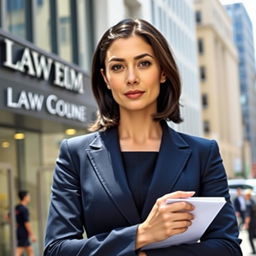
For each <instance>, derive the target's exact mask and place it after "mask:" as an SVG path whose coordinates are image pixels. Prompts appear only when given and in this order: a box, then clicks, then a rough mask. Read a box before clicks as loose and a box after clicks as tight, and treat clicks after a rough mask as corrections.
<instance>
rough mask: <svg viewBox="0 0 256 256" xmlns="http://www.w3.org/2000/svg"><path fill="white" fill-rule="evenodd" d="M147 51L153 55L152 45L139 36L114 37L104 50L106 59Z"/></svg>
mask: <svg viewBox="0 0 256 256" xmlns="http://www.w3.org/2000/svg"><path fill="white" fill-rule="evenodd" d="M142 53H148V54H150V55H152V56H154V52H153V49H152V47H151V46H150V45H149V44H148V43H147V42H146V41H145V40H144V39H143V38H142V37H140V36H137V35H134V36H131V37H128V38H118V39H116V40H115V41H114V42H113V43H112V44H111V45H110V47H109V48H108V50H107V52H106V60H107V59H110V58H112V57H118V58H125V57H131V56H137V55H140V54H142Z"/></svg>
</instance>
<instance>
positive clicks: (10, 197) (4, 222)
mask: <svg viewBox="0 0 256 256" xmlns="http://www.w3.org/2000/svg"><path fill="white" fill-rule="evenodd" d="M13 180H14V177H13V171H12V169H11V166H9V165H7V164H3V163H0V237H1V239H0V255H6V256H9V255H10V256H11V255H15V246H16V234H15V232H16V231H15V230H16V228H15V209H14V182H13Z"/></svg>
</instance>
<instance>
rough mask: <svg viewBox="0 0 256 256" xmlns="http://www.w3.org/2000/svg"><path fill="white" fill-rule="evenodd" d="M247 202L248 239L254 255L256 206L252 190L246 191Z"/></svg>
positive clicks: (246, 227)
mask: <svg viewBox="0 0 256 256" xmlns="http://www.w3.org/2000/svg"><path fill="white" fill-rule="evenodd" d="M245 200H246V213H245V224H244V225H245V229H247V231H248V238H249V242H250V245H251V248H252V254H256V251H255V246H254V242H253V239H254V236H255V233H256V232H255V231H256V213H255V207H256V204H255V202H254V201H253V199H252V191H251V190H250V189H248V190H246V191H245Z"/></svg>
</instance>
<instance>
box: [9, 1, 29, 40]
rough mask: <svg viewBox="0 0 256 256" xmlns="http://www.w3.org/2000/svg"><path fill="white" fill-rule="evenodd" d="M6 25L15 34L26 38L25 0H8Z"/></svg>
mask: <svg viewBox="0 0 256 256" xmlns="http://www.w3.org/2000/svg"><path fill="white" fill-rule="evenodd" d="M6 8H7V12H6V13H7V14H6V27H7V30H8V31H10V32H11V33H12V34H14V35H15V36H19V37H22V38H26V25H25V0H8V1H6Z"/></svg>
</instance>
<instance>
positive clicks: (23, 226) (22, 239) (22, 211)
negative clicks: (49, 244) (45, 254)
mask: <svg viewBox="0 0 256 256" xmlns="http://www.w3.org/2000/svg"><path fill="white" fill-rule="evenodd" d="M18 196H19V199H20V202H19V204H18V205H17V206H16V207H15V212H16V222H17V230H16V231H17V232H16V234H17V248H16V256H22V255H23V252H24V251H26V253H27V255H28V256H34V250H33V248H32V246H31V243H30V240H31V242H35V241H36V238H35V235H34V233H33V231H32V228H31V225H30V222H29V210H28V208H27V206H28V204H29V203H30V194H29V192H28V191H26V190H22V191H19V193H18Z"/></svg>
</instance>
